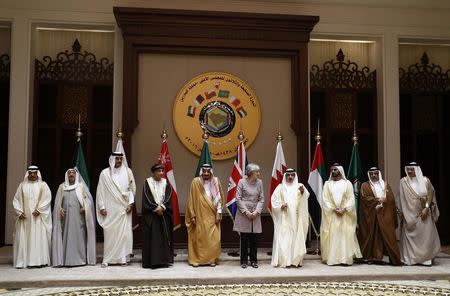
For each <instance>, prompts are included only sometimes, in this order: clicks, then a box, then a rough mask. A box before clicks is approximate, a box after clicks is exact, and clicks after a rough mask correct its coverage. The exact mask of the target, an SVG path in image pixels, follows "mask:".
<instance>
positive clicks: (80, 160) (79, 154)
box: [72, 138, 90, 188]
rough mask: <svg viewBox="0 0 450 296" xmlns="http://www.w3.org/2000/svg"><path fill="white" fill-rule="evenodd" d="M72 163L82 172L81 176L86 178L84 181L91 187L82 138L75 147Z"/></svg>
mask: <svg viewBox="0 0 450 296" xmlns="http://www.w3.org/2000/svg"><path fill="white" fill-rule="evenodd" d="M72 164H73V166H74V167H76V168H77V169H78V171H79V172H80V175H81V177H82V178H83V180H84V183H86V185H87V187H88V188H89V186H90V183H89V175H88V171H87V167H86V160H85V159H84V153H83V145H81V139H80V138H78V140H77V143H76V147H75V154H74V156H73V161H72Z"/></svg>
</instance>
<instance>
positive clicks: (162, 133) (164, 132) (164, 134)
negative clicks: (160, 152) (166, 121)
mask: <svg viewBox="0 0 450 296" xmlns="http://www.w3.org/2000/svg"><path fill="white" fill-rule="evenodd" d="M168 137H169V135H168V134H167V131H166V129H165V128H163V130H162V132H161V139H162V140H163V141H166V140H167V138H168Z"/></svg>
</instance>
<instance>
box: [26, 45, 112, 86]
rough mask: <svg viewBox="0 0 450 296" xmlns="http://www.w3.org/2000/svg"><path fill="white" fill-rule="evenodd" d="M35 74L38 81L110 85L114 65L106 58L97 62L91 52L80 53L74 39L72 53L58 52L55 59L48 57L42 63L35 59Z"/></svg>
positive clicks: (79, 46) (79, 48)
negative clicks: (103, 83) (104, 83)
mask: <svg viewBox="0 0 450 296" xmlns="http://www.w3.org/2000/svg"><path fill="white" fill-rule="evenodd" d="M35 73H36V79H38V80H52V81H74V82H87V83H97V82H109V83H112V81H113V76H114V64H113V63H111V62H110V61H109V59H107V58H101V59H100V60H98V59H97V57H96V56H95V55H94V54H93V53H91V52H87V51H84V52H81V45H80V42H78V39H75V41H74V43H73V45H72V52H69V51H68V50H66V51H63V52H60V53H58V54H57V55H56V59H53V58H52V57H50V56H45V57H44V58H43V59H42V61H39V60H38V59H36V60H35Z"/></svg>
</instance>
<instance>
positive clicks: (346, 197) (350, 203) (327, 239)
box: [320, 163, 362, 265]
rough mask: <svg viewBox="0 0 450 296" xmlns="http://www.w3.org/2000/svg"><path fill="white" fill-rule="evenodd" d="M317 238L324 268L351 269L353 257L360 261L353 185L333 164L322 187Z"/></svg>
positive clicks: (338, 166)
mask: <svg viewBox="0 0 450 296" xmlns="http://www.w3.org/2000/svg"><path fill="white" fill-rule="evenodd" d="M320 238H321V240H320V247H321V252H322V262H324V263H326V264H328V265H337V264H344V265H352V264H353V258H354V257H356V258H361V257H362V255H361V251H360V249H359V244H358V239H357V237H356V209H355V195H354V193H353V185H352V183H351V182H350V181H348V180H347V179H346V178H345V173H344V168H343V167H342V166H341V165H339V164H337V163H335V164H333V166H332V167H331V173H330V178H329V179H328V181H326V182H325V184H324V186H323V193H322V223H321V225H320Z"/></svg>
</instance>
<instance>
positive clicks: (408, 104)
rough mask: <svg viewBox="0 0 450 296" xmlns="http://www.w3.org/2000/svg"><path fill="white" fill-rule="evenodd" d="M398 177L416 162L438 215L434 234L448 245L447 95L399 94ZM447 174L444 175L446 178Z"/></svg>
mask: <svg viewBox="0 0 450 296" xmlns="http://www.w3.org/2000/svg"><path fill="white" fill-rule="evenodd" d="M400 111H401V112H400V126H401V130H400V134H401V161H402V171H401V174H402V176H405V175H406V174H405V172H404V170H403V167H404V165H405V164H407V163H409V162H411V161H416V162H417V163H418V164H419V165H420V167H421V169H422V172H423V174H424V175H425V176H427V177H428V178H429V179H430V181H431V183H432V184H433V186H434V188H435V191H436V199H437V203H438V207H439V211H440V217H439V220H438V223H437V225H438V231H439V234H440V237H441V240H442V243H443V244H448V243H449V242H450V230H449V228H448V225H450V201H449V199H448V198H447V196H448V194H449V193H450V190H449V189H448V186H446V177H448V173H447V168H448V167H449V166H450V154H449V151H450V121H449V120H448V119H446V117H448V112H450V93H448V94H432V93H416V94H413V93H403V94H401V96H400ZM446 173H447V174H446Z"/></svg>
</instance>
